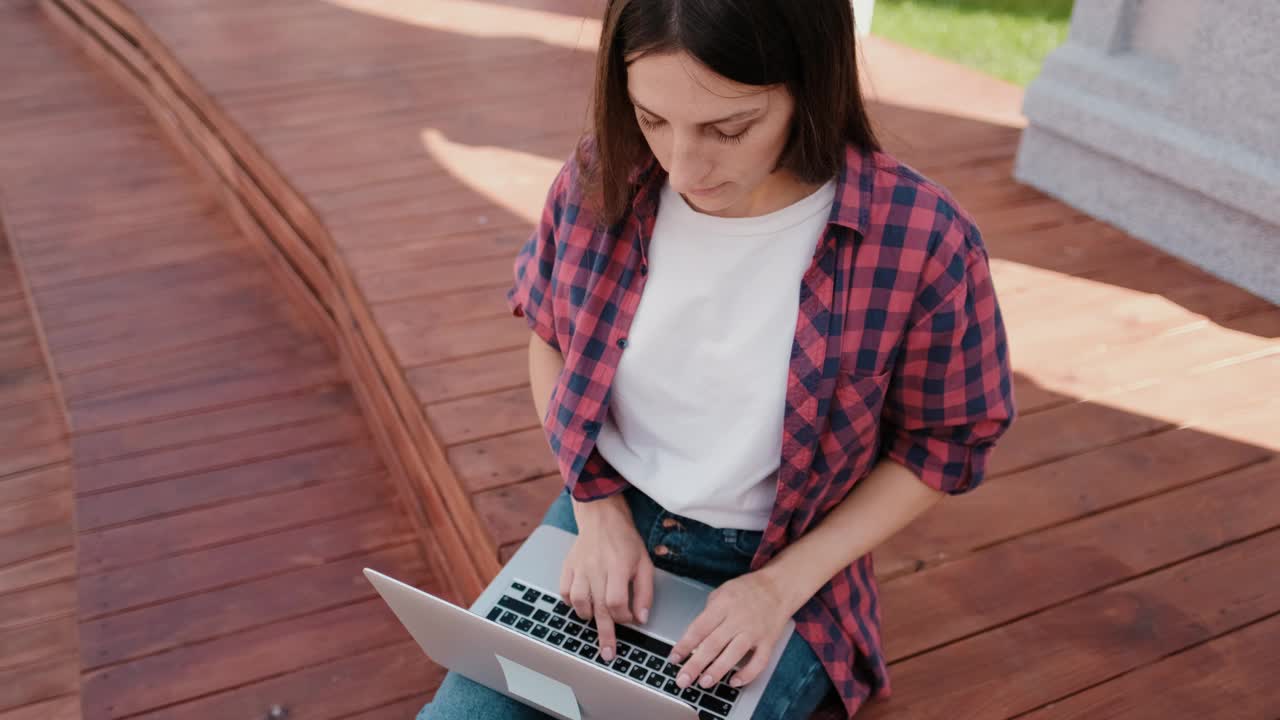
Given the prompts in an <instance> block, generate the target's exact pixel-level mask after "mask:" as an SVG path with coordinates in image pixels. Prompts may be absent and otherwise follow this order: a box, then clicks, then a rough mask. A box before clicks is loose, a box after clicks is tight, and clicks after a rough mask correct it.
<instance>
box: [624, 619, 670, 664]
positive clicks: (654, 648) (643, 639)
mask: <svg viewBox="0 0 1280 720" xmlns="http://www.w3.org/2000/svg"><path fill="white" fill-rule="evenodd" d="M617 631H618V639H619V640H625V641H626V642H628V643H630V644H632V645H639V646H640V647H642V648H644V649H645V650H648V651H649V652H651V653H653V654H654V655H661V656H662V657H664V658H665V657H667V656H669V655H671V646H670V645H668V644H666V643H664V642H662V641H661V640H659V639H657V638H654V637H649V636H648V635H645V634H644V633H642V632H640V631H638V630H636V629H635V628H630V627H627V626H626V625H619V626H618V627H617Z"/></svg>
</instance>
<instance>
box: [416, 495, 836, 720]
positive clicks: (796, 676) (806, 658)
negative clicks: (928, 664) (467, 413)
mask: <svg viewBox="0 0 1280 720" xmlns="http://www.w3.org/2000/svg"><path fill="white" fill-rule="evenodd" d="M624 497H625V498H626V501H627V504H628V505H629V506H630V507H631V515H632V517H633V518H634V519H635V523H636V529H637V530H639V531H640V537H641V538H643V539H644V541H645V545H646V546H647V547H648V549H649V557H650V558H651V559H652V560H653V564H654V566H655V567H659V568H662V569H663V570H666V571H668V572H672V573H675V574H677V575H683V576H685V577H689V578H693V579H695V580H698V581H701V582H704V583H706V584H708V585H712V586H717V585H720V584H721V583H723V582H725V581H726V580H731V579H733V578H735V577H737V576H739V575H742V574H743V573H746V572H747V571H749V570H750V569H751V558H752V556H753V555H754V554H755V551H756V547H757V546H758V545H759V544H760V537H761V533H760V532H755V531H747V530H734V529H729V528H723V529H722V528H714V527H711V526H710V525H705V524H703V523H700V522H698V521H697V520H692V519H690V518H686V517H682V516H680V515H675V514H673V513H669V512H667V511H666V510H664V509H662V507H661V506H659V505H658V504H657V503H655V502H654V501H653V500H651V499H649V497H648V496H647V495H645V494H644V493H642V492H640V491H639V490H636V489H635V488H628V489H627V490H626V491H625V493H624ZM667 520H675V524H672V523H669V522H668V523H666V524H668V525H673V527H670V528H668V527H665V526H664V524H663V523H664V521H667ZM542 523H543V524H544V525H552V526H554V527H558V528H561V529H563V530H567V531H569V532H571V533H574V534H577V532H578V524H577V522H576V521H575V520H574V517H573V505H572V502H571V501H570V499H569V494H568V492H567V491H565V492H561V493H560V495H559V496H558V497H557V498H556V500H555V502H553V503H552V504H551V507H550V508H549V509H548V510H547V514H546V516H545V517H543V519H542ZM659 545H665V546H666V547H667V548H668V551H669V552H668V553H667V554H666V555H662V556H658V555H654V553H653V550H654V548H656V547H658V546H659ZM833 690H834V688H833V686H832V684H831V680H830V678H828V677H827V673H826V671H825V670H823V668H822V664H821V663H820V662H818V658H817V656H815V655H814V654H813V650H812V649H810V647H809V644H808V643H806V642H805V641H804V640H803V639H802V638H801V637H800V636H799V635H797V634H793V635H792V637H791V639H790V640H789V641H788V642H787V647H786V648H785V649H784V650H783V653H782V659H781V660H779V662H778V666H777V668H776V669H775V670H774V673H773V675H772V676H771V677H770V678H769V684H768V685H766V686H765V691H764V695H763V697H761V699H760V704H759V705H758V706H757V707H756V711H755V713H754V714H753V715H752V716H751V717H752V719H753V720H782V719H783V718H787V719H791V718H807V717H809V716H810V715H812V714H813V711H814V710H816V709H817V707H818V705H819V704H820V703H821V702H822V700H823V698H824V697H825V696H826V695H827V693H829V692H832V691H833ZM547 717H548V716H547V715H545V714H544V713H542V712H540V711H538V710H535V709H533V708H532V707H529V706H528V705H524V704H523V703H520V702H518V701H516V700H512V699H511V698H508V697H507V696H506V695H503V694H502V693H499V692H495V691H493V690H490V689H489V688H487V687H485V686H483V685H480V684H479V683H476V682H472V681H471V680H468V679H467V678H465V677H463V676H461V675H459V674H457V673H453V672H451V673H449V674H448V675H446V676H445V679H444V682H443V683H442V684H441V685H440V689H439V690H438V691H436V695H435V699H434V700H432V701H431V702H429V703H427V705H426V707H424V708H422V712H421V713H419V714H418V720H491V719H492V720H544V719H545V718H547Z"/></svg>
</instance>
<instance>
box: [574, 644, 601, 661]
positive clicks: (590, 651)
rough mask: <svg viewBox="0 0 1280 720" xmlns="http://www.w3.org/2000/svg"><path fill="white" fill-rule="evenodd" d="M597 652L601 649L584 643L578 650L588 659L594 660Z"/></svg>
mask: <svg viewBox="0 0 1280 720" xmlns="http://www.w3.org/2000/svg"><path fill="white" fill-rule="evenodd" d="M597 652H600V651H599V650H598V649H597V648H596V646H595V645H583V646H582V649H581V650H579V651H578V654H579V655H581V656H582V657H584V658H586V659H588V660H594V659H595V657H596V653H597Z"/></svg>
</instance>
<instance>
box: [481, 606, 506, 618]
mask: <svg viewBox="0 0 1280 720" xmlns="http://www.w3.org/2000/svg"><path fill="white" fill-rule="evenodd" d="M500 615H502V608H500V607H498V606H497V605H494V606H493V609H492V610H490V611H489V614H488V615H486V616H485V617H487V618H489V619H490V620H497V619H498V616H500Z"/></svg>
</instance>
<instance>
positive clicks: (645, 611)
mask: <svg viewBox="0 0 1280 720" xmlns="http://www.w3.org/2000/svg"><path fill="white" fill-rule="evenodd" d="M640 622H642V623H647V622H649V608H640Z"/></svg>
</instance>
